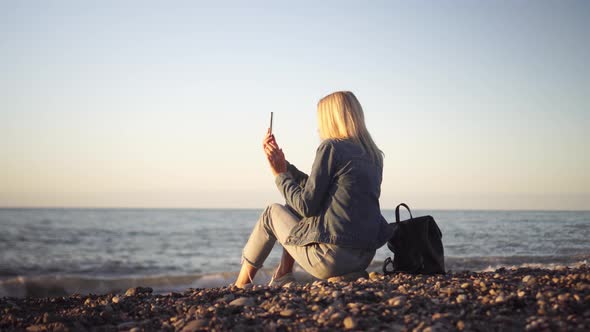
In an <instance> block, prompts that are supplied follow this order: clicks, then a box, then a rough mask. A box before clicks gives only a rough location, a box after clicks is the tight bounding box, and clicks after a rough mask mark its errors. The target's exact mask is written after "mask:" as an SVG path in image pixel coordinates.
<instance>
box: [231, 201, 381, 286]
mask: <svg viewBox="0 0 590 332" xmlns="http://www.w3.org/2000/svg"><path fill="white" fill-rule="evenodd" d="M298 222H299V219H298V218H297V217H296V216H295V215H294V214H293V213H291V211H289V210H288V209H287V208H286V207H285V206H283V205H280V204H272V205H269V206H268V207H267V208H266V209H265V210H264V212H263V213H262V214H261V215H260V218H259V219H258V222H257V223H256V225H255V226H254V230H253V231H252V234H250V238H249V239H248V242H247V243H246V246H245V247H244V250H243V251H242V263H247V264H250V265H252V266H253V267H255V268H258V269H260V268H261V267H262V265H263V263H264V260H265V259H266V258H267V257H268V255H269V254H270V252H271V250H272V248H273V246H274V244H275V242H276V241H279V243H280V244H281V245H282V246H283V248H284V249H285V250H287V252H288V253H289V254H290V255H291V257H293V259H294V260H295V261H296V262H297V264H299V266H301V267H302V268H303V269H304V270H305V271H307V272H308V273H309V274H311V275H312V276H314V277H316V278H318V279H327V278H330V277H336V276H341V275H344V274H347V273H351V272H358V271H363V270H365V269H366V268H367V267H368V266H369V264H370V263H371V261H372V260H373V257H375V252H376V250H374V249H356V248H346V247H339V246H336V245H333V244H328V243H311V244H308V245H305V246H296V245H285V244H284V243H285V240H286V239H287V237H288V236H289V233H290V231H291V228H293V227H294V226H295V225H296V224H297V223H298Z"/></svg>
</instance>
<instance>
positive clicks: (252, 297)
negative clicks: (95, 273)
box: [0, 264, 590, 332]
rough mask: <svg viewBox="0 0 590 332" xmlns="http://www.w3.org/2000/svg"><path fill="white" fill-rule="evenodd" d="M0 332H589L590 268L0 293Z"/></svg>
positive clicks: (518, 269) (524, 269) (377, 275)
mask: <svg viewBox="0 0 590 332" xmlns="http://www.w3.org/2000/svg"><path fill="white" fill-rule="evenodd" d="M0 313H1V319H0V330H2V331H133V332H137V331H185V332H187V331H226V330H235V331H260V330H263V331H330V330H351V331H355V330H358V331H454V330H459V331H463V330H465V331H523V330H526V331H541V330H556V331H566V330H567V331H588V330H590V268H589V267H588V266H586V265H585V264H583V265H580V266H576V267H573V268H568V267H558V268H556V269H551V270H549V269H536V268H515V269H506V268H500V269H498V270H496V271H493V272H469V271H463V272H449V273H447V274H446V275H434V276H428V275H409V274H395V275H391V276H384V275H382V274H380V273H376V272H372V273H370V275H369V279H365V278H361V279H358V280H356V281H352V282H334V283H332V282H328V281H320V280H317V281H313V282H309V283H298V284H295V285H290V286H287V287H283V288H280V287H268V286H265V285H250V286H249V287H246V288H245V289H239V288H236V287H235V286H227V287H219V288H207V289H188V290H186V291H184V292H182V293H176V292H173V293H169V294H155V293H153V291H152V289H151V288H147V287H145V288H144V287H136V288H130V289H128V290H126V291H121V292H116V293H109V294H103V295H93V294H89V295H80V294H74V295H72V296H68V297H50V298H9V297H4V298H2V299H0Z"/></svg>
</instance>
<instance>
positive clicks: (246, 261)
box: [240, 253, 262, 270]
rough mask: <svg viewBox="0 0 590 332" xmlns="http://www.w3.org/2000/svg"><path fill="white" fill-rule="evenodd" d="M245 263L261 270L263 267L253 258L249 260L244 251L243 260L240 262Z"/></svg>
mask: <svg viewBox="0 0 590 332" xmlns="http://www.w3.org/2000/svg"><path fill="white" fill-rule="evenodd" d="M244 263H247V264H248V265H250V266H252V267H254V268H255V269H258V270H260V269H261V268H262V264H254V263H253V262H252V261H251V260H249V259H248V258H246V256H244V253H242V261H241V262H240V264H244Z"/></svg>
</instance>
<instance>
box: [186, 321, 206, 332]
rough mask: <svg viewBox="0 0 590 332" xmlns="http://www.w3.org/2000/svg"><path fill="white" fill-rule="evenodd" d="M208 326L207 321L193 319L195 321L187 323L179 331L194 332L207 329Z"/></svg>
mask: <svg viewBox="0 0 590 332" xmlns="http://www.w3.org/2000/svg"><path fill="white" fill-rule="evenodd" d="M208 325H209V321H207V320H206V319H195V320H192V321H190V322H188V323H187V324H186V325H185V326H184V327H183V328H182V330H180V331H181V332H194V331H197V330H200V329H202V328H204V327H207V326H208Z"/></svg>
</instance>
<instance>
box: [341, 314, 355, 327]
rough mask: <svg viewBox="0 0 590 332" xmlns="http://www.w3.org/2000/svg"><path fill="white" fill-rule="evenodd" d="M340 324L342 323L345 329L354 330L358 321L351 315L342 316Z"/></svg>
mask: <svg viewBox="0 0 590 332" xmlns="http://www.w3.org/2000/svg"><path fill="white" fill-rule="evenodd" d="M342 325H344V329H346V330H354V329H356V328H357V326H358V323H357V321H356V319H354V318H353V317H351V316H347V317H346V318H344V321H342Z"/></svg>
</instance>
